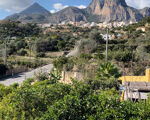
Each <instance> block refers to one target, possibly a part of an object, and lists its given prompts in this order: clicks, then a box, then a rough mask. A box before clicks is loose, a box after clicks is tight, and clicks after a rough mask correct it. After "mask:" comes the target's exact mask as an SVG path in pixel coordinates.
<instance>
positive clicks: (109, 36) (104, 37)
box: [101, 34, 112, 40]
mask: <svg viewBox="0 0 150 120" xmlns="http://www.w3.org/2000/svg"><path fill="white" fill-rule="evenodd" d="M101 36H102V38H103V39H104V40H107V37H108V40H112V35H107V34H101Z"/></svg>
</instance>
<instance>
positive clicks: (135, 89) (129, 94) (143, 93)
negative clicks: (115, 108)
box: [121, 82, 150, 101]
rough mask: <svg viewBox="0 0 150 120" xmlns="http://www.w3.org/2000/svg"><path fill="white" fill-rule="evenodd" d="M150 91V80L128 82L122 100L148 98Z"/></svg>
mask: <svg viewBox="0 0 150 120" xmlns="http://www.w3.org/2000/svg"><path fill="white" fill-rule="evenodd" d="M149 93H150V82H126V83H125V85H124V90H123V92H122V96H121V100H132V101H138V100H146V99H147V98H148V94H149Z"/></svg>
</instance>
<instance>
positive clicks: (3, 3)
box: [0, 0, 33, 12]
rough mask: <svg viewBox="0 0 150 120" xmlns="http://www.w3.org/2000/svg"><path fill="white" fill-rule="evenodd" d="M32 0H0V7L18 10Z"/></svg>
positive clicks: (10, 10)
mask: <svg viewBox="0 0 150 120" xmlns="http://www.w3.org/2000/svg"><path fill="white" fill-rule="evenodd" d="M32 2H33V0H0V8H1V9H4V10H6V11H8V12H20V11H21V10H23V9H25V8H26V7H28V6H29V5H31V4H32Z"/></svg>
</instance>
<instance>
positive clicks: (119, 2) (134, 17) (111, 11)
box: [86, 0, 143, 22]
mask: <svg viewBox="0 0 150 120" xmlns="http://www.w3.org/2000/svg"><path fill="white" fill-rule="evenodd" d="M86 11H87V13H89V14H94V15H97V16H98V17H99V21H98V22H104V21H105V22H110V21H116V20H117V21H138V20H140V19H142V18H143V16H142V14H141V13H140V12H139V11H138V10H137V9H135V8H132V7H129V6H128V5H127V4H126V2H125V0H93V1H92V2H91V4H90V5H89V6H88V7H87V9H86Z"/></svg>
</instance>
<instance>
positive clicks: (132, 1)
mask: <svg viewBox="0 0 150 120" xmlns="http://www.w3.org/2000/svg"><path fill="white" fill-rule="evenodd" d="M126 2H127V4H128V5H130V6H132V7H135V8H138V9H141V8H144V7H150V0H126Z"/></svg>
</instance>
